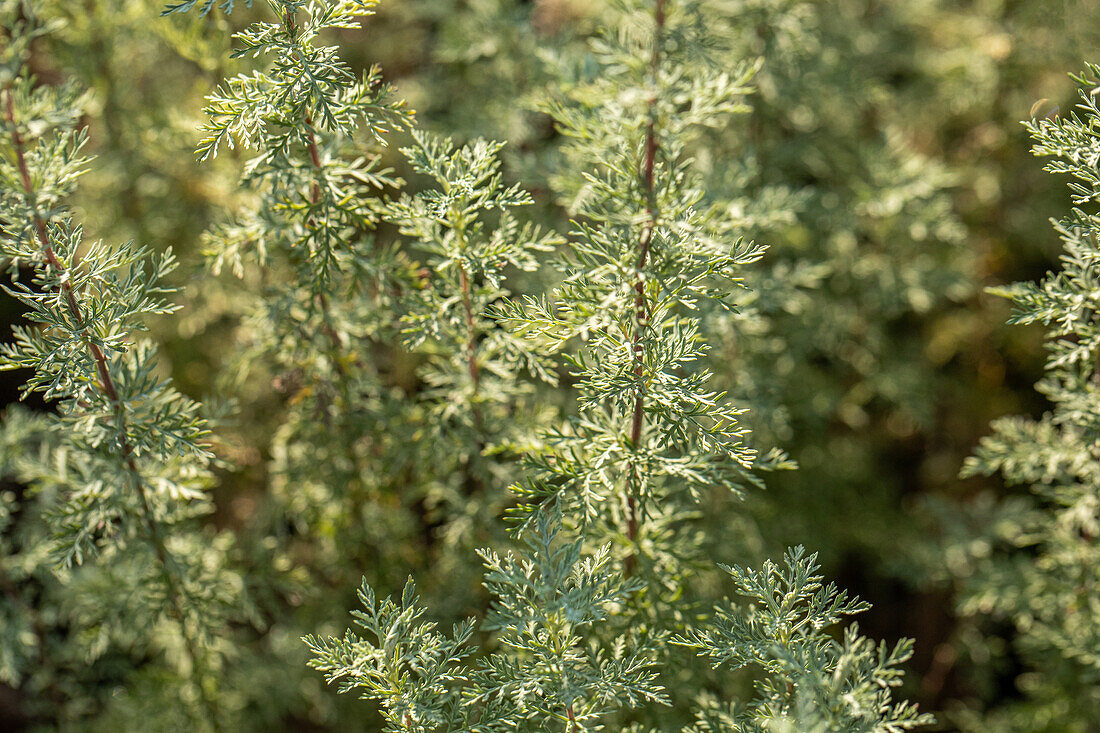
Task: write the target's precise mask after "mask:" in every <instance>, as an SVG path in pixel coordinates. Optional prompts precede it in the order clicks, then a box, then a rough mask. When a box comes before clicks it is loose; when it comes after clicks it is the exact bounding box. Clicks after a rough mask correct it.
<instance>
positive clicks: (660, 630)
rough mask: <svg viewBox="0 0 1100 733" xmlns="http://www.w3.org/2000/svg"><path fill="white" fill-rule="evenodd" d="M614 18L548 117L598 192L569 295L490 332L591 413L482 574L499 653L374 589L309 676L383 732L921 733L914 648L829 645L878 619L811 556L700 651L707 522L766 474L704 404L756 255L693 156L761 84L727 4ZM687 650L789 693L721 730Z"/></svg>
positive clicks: (571, 265)
mask: <svg viewBox="0 0 1100 733" xmlns="http://www.w3.org/2000/svg"><path fill="white" fill-rule="evenodd" d="M617 7H618V18H619V21H620V23H619V25H618V26H617V27H616V28H614V29H613V30H611V31H610V32H607V33H605V34H604V35H603V36H602V37H601V39H600V40H599V41H597V42H595V43H593V44H592V47H591V56H590V58H589V59H588V61H589V63H588V65H586V67H584V68H580V69H577V78H576V79H575V80H573V81H572V82H571V83H568V84H566V85H565V87H564V89H563V91H562V93H561V95H560V96H559V98H558V99H557V100H556V101H555V102H553V103H551V104H550V105H549V106H548V109H549V111H551V113H552V114H553V115H554V117H555V119H556V121H557V124H558V126H559V129H561V130H562V131H563V132H564V133H565V135H566V136H567V137H569V138H570V139H572V140H573V141H574V143H573V144H572V145H571V146H570V147H569V149H568V152H567V159H568V160H569V161H570V162H572V163H581V164H583V166H584V168H583V169H584V170H587V171H588V172H587V173H586V174H585V176H584V178H583V181H581V182H578V183H577V184H575V185H573V184H571V183H570V182H569V181H568V178H569V177H568V176H563V179H564V180H565V182H564V183H563V184H560V185H561V187H562V188H563V189H564V190H566V191H567V192H570V193H571V194H572V196H571V199H572V203H573V208H574V211H575V212H576V214H577V219H576V229H575V231H574V234H573V237H572V239H571V242H570V244H571V248H570V254H569V256H568V257H567V258H566V260H565V262H564V281H563V284H562V285H561V286H560V287H559V288H558V289H556V291H555V292H554V293H553V294H552V295H551V296H550V297H548V298H545V299H535V298H529V299H526V300H525V301H524V302H522V303H517V302H514V301H507V302H505V303H504V304H502V305H501V306H499V307H498V308H496V309H495V310H494V311H493V312H494V314H495V315H498V316H500V317H501V318H503V319H504V320H505V321H506V323H507V324H508V326H509V327H510V328H511V330H512V331H513V332H514V333H515V334H517V335H518V336H520V337H521V338H523V339H524V340H525V341H526V342H527V344H528V349H530V352H531V353H532V354H539V355H542V354H547V353H556V352H559V351H567V352H570V353H569V356H568V361H569V363H570V365H571V367H572V370H573V374H574V376H575V378H576V380H577V384H578V385H579V390H580V393H581V395H580V411H579V414H578V415H577V417H576V418H575V419H573V420H572V421H570V422H569V423H568V424H567V425H566V426H564V427H563V428H561V429H559V430H556V431H553V432H551V433H549V434H547V435H546V436H545V442H546V449H545V450H544V451H543V452H542V453H541V454H539V455H538V456H536V457H535V458H533V459H531V460H530V463H531V464H532V473H533V475H532V478H531V479H529V480H528V481H526V482H524V483H522V484H521V485H519V486H517V487H516V492H517V494H518V496H519V498H520V499H521V504H520V506H519V507H517V512H516V514H517V520H518V523H517V535H518V537H519V538H520V539H521V540H522V541H523V544H524V545H525V548H524V549H523V550H521V551H519V552H516V553H509V554H507V555H506V556H503V557H502V556H500V555H498V554H497V553H495V552H492V551H483V552H482V557H483V560H484V563H485V566H486V576H485V577H486V581H485V585H486V588H487V589H488V590H489V591H490V593H491V594H492V595H493V598H494V600H493V603H492V607H491V609H490V612H489V615H488V617H487V619H486V622H485V624H484V626H483V628H484V629H486V630H489V631H496V632H498V636H497V637H496V639H495V644H494V645H493V646H492V647H490V648H487V649H485V650H482V651H479V652H477V653H475V651H474V649H473V648H472V647H471V646H470V641H471V638H472V622H471V623H467V624H461V625H458V626H456V627H455V628H454V630H453V631H452V633H451V634H450V635H449V636H448V635H444V634H441V633H440V632H439V631H438V630H437V627H436V625H435V624H434V623H432V622H429V621H426V620H425V619H424V615H425V612H424V611H423V610H422V609H421V608H420V607H419V606H418V604H417V600H416V598H415V594H414V591H413V589H412V585H411V583H410V585H409V586H407V587H406V591H405V592H404V594H403V595H402V597H401V600H400V601H399V602H395V601H383V602H381V603H380V602H379V601H378V600H377V598H376V596H375V593H374V592H373V590H372V589H371V588H370V587H369V586H368V585H366V584H364V586H363V588H362V590H361V591H360V597H361V600H362V603H363V605H364V607H365V611H359V612H354V614H353V615H354V616H355V617H356V619H357V622H358V623H359V625H360V626H361V627H363V629H365V630H366V632H367V634H368V636H367V637H360V636H358V635H357V634H354V633H352V632H348V633H346V634H345V635H344V636H343V637H337V638H316V637H312V636H311V637H307V639H306V641H307V643H308V644H309V646H310V648H311V649H312V650H313V652H314V654H315V659H314V660H313V662H312V665H313V666H314V667H316V668H317V669H319V670H321V671H323V672H325V674H326V675H327V677H328V678H329V679H330V680H333V681H338V682H339V684H340V687H341V690H345V691H349V690H357V691H359V692H360V693H361V694H362V696H363V697H365V698H368V699H374V700H377V701H379V702H380V704H381V706H382V709H383V712H384V717H385V720H386V730H387V731H496V730H501V731H503V730H521V731H555V730H559V731H569V732H570V733H572V732H574V731H581V730H603V729H616V730H618V729H626V728H627V727H631V729H633V730H679V729H680V728H681V726H682V725H684V724H687V723H689V722H690V721H691V720H692V719H693V717H694V718H695V719H697V721H698V726H699V730H716V729H722V730H731V731H733V730H737V731H742V730H744V731H748V730H754V731H755V730H761V731H763V730H770V729H773V728H771V727H770V726H772V725H773V724H774V725H786V726H787V728H786V729H789V730H796V729H797V730H811V729H813V730H823V731H824V730H844V731H888V730H902V729H905V728H909V727H913V726H914V725H916V724H918V723H919V722H922V721H921V719H919V718H918V717H917V716H916V714H915V711H913V710H912V708H911V707H910V706H908V705H907V704H904V703H902V704H899V705H897V706H894V705H892V704H891V703H890V702H889V698H890V688H892V687H893V686H894V685H896V683H897V677H898V672H897V671H896V669H894V666H895V665H896V664H897V663H898V662H900V661H902V660H904V659H905V658H906V656H907V652H908V646H907V645H904V644H903V645H901V646H899V647H898V649H897V651H896V652H895V653H892V654H887V653H886V651H885V649H884V648H883V649H881V650H880V649H878V648H876V647H875V646H874V645H873V644H872V643H871V642H869V641H867V640H865V639H863V638H862V637H859V636H858V635H856V634H854V633H852V634H850V635H849V637H847V638H846V640H845V642H843V643H840V642H834V641H833V640H832V639H831V638H830V637H828V636H827V635H826V634H825V633H824V631H823V630H822V629H823V627H824V626H826V625H829V624H832V623H835V622H837V621H839V620H840V619H841V618H842V617H843V616H845V615H848V614H851V613H854V612H856V611H859V610H862V608H863V607H864V606H863V605H862V604H859V603H858V602H854V601H848V600H847V599H846V598H845V597H844V596H843V594H841V593H839V592H838V591H836V590H835V589H834V588H831V587H829V588H822V586H821V582H820V578H819V577H818V576H816V575H814V571H815V570H816V566H814V565H813V559H812V558H806V557H804V556H803V554H802V553H800V552H796V553H793V554H792V555H791V556H790V557H789V558H788V568H787V569H786V571H785V572H786V576H783V575H782V573H781V572H780V571H779V570H777V569H776V568H774V567H772V566H770V565H769V566H766V567H765V569H764V570H763V571H762V572H760V573H758V574H757V573H752V572H750V571H734V577H735V579H737V580H738V581H739V583H740V586H741V587H740V588H739V589H740V590H741V591H742V592H743V593H745V594H746V595H750V596H752V597H754V598H758V599H760V600H762V601H764V603H765V607H764V608H762V609H761V610H759V611H755V612H750V613H748V614H747V615H744V616H741V615H740V614H738V613H734V614H731V613H725V614H724V615H722V616H720V617H719V618H718V621H717V624H716V627H715V628H714V629H705V628H704V629H693V628H691V625H692V623H693V622H695V621H697V619H698V618H699V615H700V614H699V611H700V608H699V603H698V601H697V600H696V599H695V597H693V596H694V594H693V589H692V580H691V576H692V575H693V574H694V573H696V572H697V570H698V569H700V568H702V567H704V566H705V564H706V563H705V558H704V557H702V556H701V553H700V552H699V549H698V548H699V545H700V543H701V540H700V538H699V533H698V532H697V531H695V530H693V528H692V521H691V520H692V518H693V514H697V513H698V512H697V511H696V510H695V506H696V505H697V503H698V502H699V501H700V500H701V499H702V498H704V497H706V496H708V495H709V494H710V493H711V492H713V491H714V490H715V489H720V490H722V491H726V492H728V491H731V490H732V491H733V492H735V493H736V492H738V491H740V490H741V488H742V486H743V485H745V484H746V483H752V482H754V481H755V480H754V479H753V478H752V473H751V472H752V470H753V469H754V468H758V467H760V466H761V465H762V464H764V463H765V461H762V460H761V459H760V458H759V457H758V456H757V455H756V453H755V452H754V451H753V450H752V449H751V448H750V447H748V445H747V444H746V440H745V430H744V429H743V428H742V427H741V426H740V424H739V422H738V415H739V412H740V411H739V410H738V409H737V408H735V407H732V406H729V405H728V404H727V403H726V402H725V401H724V399H723V396H722V395H721V394H719V393H716V392H714V391H712V390H710V389H708V387H707V382H708V378H709V374H708V373H707V372H706V371H705V370H704V369H701V368H699V366H698V360H699V359H700V357H701V356H702V355H703V353H704V352H705V344H704V343H703V342H702V339H701V335H700V332H699V325H698V316H697V315H696V313H697V311H698V309H699V308H700V307H701V305H702V303H703V302H704V301H707V300H710V299H712V298H715V297H719V298H720V297H721V296H722V295H723V294H724V293H726V292H728V290H729V288H730V286H731V285H733V286H736V285H737V284H739V279H738V278H739V270H740V268H741V267H742V266H743V265H745V264H747V263H748V262H751V261H753V260H754V259H756V258H757V257H758V256H759V255H760V253H761V251H762V250H761V248H759V247H757V246H755V245H752V244H749V243H745V242H743V241H741V240H740V239H738V238H737V237H736V236H735V235H733V233H732V232H731V231H730V227H728V226H727V225H726V224H725V223H724V221H723V220H722V218H721V216H720V207H717V206H714V207H712V206H709V205H708V203H707V202H706V200H705V192H703V191H702V190H700V189H699V188H698V187H697V186H696V185H695V183H696V178H695V176H694V175H693V172H692V161H691V159H690V157H689V156H688V155H687V154H686V153H685V150H686V147H687V145H688V143H689V142H690V141H691V139H692V137H693V135H694V134H695V133H696V131H697V130H698V129H699V128H701V127H705V126H708V125H717V124H722V122H723V121H724V120H725V119H727V118H728V116H729V115H730V114H733V113H736V112H738V111H741V110H742V109H743V108H744V102H743V98H744V95H745V93H746V92H747V91H748V88H747V84H748V82H749V80H750V78H751V75H752V72H753V66H752V65H744V66H741V67H738V68H736V69H735V70H734V71H732V72H722V71H719V70H718V65H719V64H718V57H717V56H714V55H712V52H713V50H714V46H713V39H712V38H710V37H709V36H708V35H707V34H706V32H705V28H706V27H707V26H710V28H711V29H713V28H714V25H713V23H714V21H716V20H717V18H720V17H721V16H717V18H716V17H712V16H711V15H708V11H712V10H713V8H712V7H711V4H709V3H694V2H684V3H680V2H666V0H657V1H656V2H655V3H643V2H632V3H629V4H626V5H619V6H617ZM578 340H579V341H580V342H581V345H580V347H579V348H578V349H576V350H572V347H571V345H572V344H574V343H575V342H576V341H578ZM778 460H781V457H779V456H772V457H769V459H768V460H767V461H766V462H767V463H771V462H774V461H778ZM783 580H786V585H784V584H783V582H781V581H783ZM776 599H778V602H777V600H776ZM776 629H780V630H783V629H785V631H782V637H781V638H772V636H769V634H773V635H774V632H775V630H776ZM678 632H679V635H677V634H678ZM674 635H675V636H674ZM673 640H675V641H678V642H679V644H674V645H671V644H669V643H668V642H670V641H673ZM690 646H696V647H700V648H701V650H702V651H704V652H705V653H706V654H707V655H709V656H712V657H714V658H715V659H716V660H717V662H719V663H722V662H733V663H734V664H735V666H742V665H745V664H761V665H763V666H764V667H765V669H766V671H767V672H769V673H771V674H772V675H774V680H775V681H774V683H769V684H764V685H762V687H761V696H762V699H761V701H760V702H759V704H758V705H756V706H753V707H752V708H751V709H749V710H748V711H738V710H736V709H731V710H730V711H727V712H726V713H724V714H719V713H716V712H714V710H715V708H716V705H715V704H712V703H707V702H706V701H703V700H700V699H699V698H700V694H699V693H700V692H701V691H702V690H703V689H704V688H705V687H706V684H705V682H704V680H705V677H701V676H699V675H696V674H693V673H694V672H698V671H699V667H700V665H692V664H691V659H692V657H691V656H690V655H689V654H688V653H686V650H684V647H690ZM746 647H751V648H753V649H755V650H756V653H755V654H744V653H741V650H743V649H745V648H746ZM677 650H681V651H677ZM739 654H740V656H739ZM880 655H881V656H880ZM471 656H473V657H474V659H473V660H468V659H467V658H468V657H471ZM777 656H778V658H777ZM666 688H667V689H666ZM670 693H671V696H670ZM669 703H675V704H673V705H669ZM700 705H701V706H704V707H705V708H706V711H705V712H699V714H698V716H693V715H692V712H693V709H694V708H697V707H698V706H700ZM723 721H727V722H728V725H726V726H725V727H721V726H723V725H724V723H723ZM800 726H809V727H800ZM815 726H816V727H815ZM776 729H782V728H776Z"/></svg>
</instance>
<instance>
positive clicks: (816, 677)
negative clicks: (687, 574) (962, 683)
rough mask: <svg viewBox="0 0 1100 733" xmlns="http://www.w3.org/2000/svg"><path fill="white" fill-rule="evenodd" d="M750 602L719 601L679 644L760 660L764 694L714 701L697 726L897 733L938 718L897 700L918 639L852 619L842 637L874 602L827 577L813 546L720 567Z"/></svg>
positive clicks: (758, 732)
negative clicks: (755, 564)
mask: <svg viewBox="0 0 1100 733" xmlns="http://www.w3.org/2000/svg"><path fill="white" fill-rule="evenodd" d="M723 568H724V569H725V570H726V572H727V573H728V574H729V575H730V577H731V578H733V581H734V586H735V588H736V590H737V593H738V595H741V596H744V597H745V598H747V599H749V606H748V607H747V608H736V607H735V608H733V609H732V610H730V609H726V608H718V609H717V613H716V615H715V617H714V619H713V620H712V625H711V626H706V627H701V628H697V629H693V630H692V631H690V632H689V633H688V634H687V635H685V636H683V637H680V638H678V639H677V640H676V643H679V644H683V645H686V646H689V647H693V648H695V649H697V650H699V653H700V654H702V655H704V656H706V657H708V658H709V659H711V660H712V663H713V664H714V665H715V666H716V667H717V666H727V665H728V666H730V667H732V668H734V669H737V668H741V667H758V668H759V669H760V670H761V671H762V672H763V673H764V674H765V675H766V676H765V678H764V679H763V680H761V681H759V682H757V684H756V691H757V697H756V699H755V700H754V701H753V702H752V704H751V705H749V706H747V707H742V708H736V707H734V708H730V709H725V710H723V709H721V708H720V707H719V706H718V705H713V704H712V705H709V706H707V707H706V708H704V710H703V711H701V712H700V715H699V717H700V719H699V722H698V723H697V725H696V727H695V730H697V731H700V732H707V733H710V732H712V731H714V732H716V731H729V732H731V733H733V732H736V733H750V732H752V733H774V732H778V731H784V732H790V733H795V731H798V732H799V733H819V732H820V733H825V732H826V731H830V732H832V731H846V732H848V733H897V732H898V731H903V730H911V729H913V728H916V727H918V726H921V725H925V724H929V723H931V722H932V716H931V715H928V714H923V715H921V714H919V713H918V712H917V709H916V706H915V705H912V704H910V703H908V702H894V701H893V700H892V693H893V688H896V687H897V686H898V685H900V684H901V677H902V671H901V669H899V666H900V665H901V664H903V663H904V662H905V661H906V660H908V659H909V657H910V656H911V655H912V648H913V644H912V642H911V641H910V640H907V639H906V640H902V641H900V642H898V644H897V645H895V646H894V647H892V648H891V647H888V646H887V645H886V644H885V642H879V643H878V644H876V643H875V642H874V641H872V640H871V639H868V638H866V637H864V636H860V635H859V631H858V628H857V627H856V625H855V624H853V625H851V626H849V627H847V628H846V629H845V630H844V635H843V638H842V639H839V640H838V639H835V638H833V636H832V635H831V634H830V632H829V629H830V627H833V626H836V625H837V624H840V623H842V622H844V620H845V619H846V617H848V616H851V615H854V614H856V613H860V612H861V611H865V610H867V609H868V608H869V607H870V606H868V605H867V604H866V603H863V602H862V601H859V600H858V599H853V598H849V597H848V595H847V594H846V593H845V592H844V591H842V590H839V589H837V588H836V586H834V585H833V584H832V583H830V584H828V585H825V584H824V582H823V581H824V578H823V577H822V576H821V575H820V574H818V570H819V566H818V565H817V564H816V556H815V555H807V554H806V552H805V550H804V549H803V548H802V547H796V548H793V549H790V550H788V551H787V553H786V555H785V556H784V558H783V565H782V566H779V565H776V564H775V563H772V562H771V561H767V562H765V563H764V565H763V566H762V567H761V569H759V570H755V569H751V568H740V567H727V566H723Z"/></svg>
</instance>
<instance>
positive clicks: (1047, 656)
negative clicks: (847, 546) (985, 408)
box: [956, 65, 1100, 733]
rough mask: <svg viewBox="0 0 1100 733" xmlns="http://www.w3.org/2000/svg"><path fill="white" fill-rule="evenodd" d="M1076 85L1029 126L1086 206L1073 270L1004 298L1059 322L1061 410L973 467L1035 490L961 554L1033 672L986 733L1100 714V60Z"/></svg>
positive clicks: (972, 601)
mask: <svg viewBox="0 0 1100 733" xmlns="http://www.w3.org/2000/svg"><path fill="white" fill-rule="evenodd" d="M1075 79H1076V80H1077V82H1078V83H1079V84H1080V99H1081V101H1080V103H1079V104H1078V105H1077V109H1076V110H1075V111H1073V112H1072V113H1071V114H1068V115H1066V116H1050V117H1046V118H1042V119H1037V120H1032V121H1031V122H1030V123H1028V124H1027V128H1028V131H1029V132H1030V133H1031V136H1032V140H1033V143H1034V144H1033V151H1034V153H1035V154H1036V155H1038V156H1042V157H1049V158H1051V159H1052V160H1051V161H1050V162H1049V163H1048V164H1047V165H1046V170H1047V171H1049V172H1050V173H1054V174H1058V175H1067V176H1069V178H1070V183H1069V188H1070V192H1071V195H1072V198H1073V203H1074V209H1073V211H1072V212H1071V213H1070V215H1069V216H1067V217H1066V218H1064V219H1062V220H1061V221H1059V222H1057V223H1056V224H1055V228H1056V229H1057V231H1058V233H1059V235H1060V236H1061V239H1062V242H1063V253H1062V256H1061V264H1062V267H1061V270H1060V271H1058V272H1052V273H1050V274H1049V275H1048V276H1047V277H1046V278H1045V279H1044V280H1043V281H1041V282H1039V283H1018V284H1015V285H1012V286H1009V287H1005V288H999V289H997V290H995V291H994V292H998V293H999V294H1001V295H1004V296H1006V297H1009V298H1011V299H1012V300H1013V302H1014V304H1015V307H1016V310H1015V314H1014V315H1013V317H1012V320H1011V322H1012V323H1018V324H1029V323H1042V324H1044V325H1045V326H1046V328H1047V336H1048V349H1049V356H1048V358H1047V363H1046V373H1045V376H1044V377H1043V379H1042V381H1040V382H1039V383H1038V385H1037V389H1038V390H1039V391H1040V392H1041V393H1042V394H1043V395H1045V396H1046V397H1047V399H1049V400H1050V402H1051V404H1052V407H1051V409H1050V411H1049V412H1047V413H1045V414H1044V415H1043V416H1042V417H1040V418H1039V419H1031V418H1026V417H1010V418H1002V419H1000V420H998V421H996V422H995V423H994V424H993V435H991V436H989V437H987V438H986V439H984V440H983V441H982V444H981V446H980V447H979V449H978V450H977V451H976V453H975V455H974V456H973V457H972V458H971V459H969V460H968V462H967V464H966V467H965V468H964V470H963V475H964V476H967V475H975V474H987V475H992V474H1000V475H1001V476H1003V477H1004V480H1005V481H1006V482H1007V483H1008V484H1010V485H1016V486H1023V487H1026V488H1027V489H1028V491H1029V494H1028V495H1025V496H1014V497H1011V498H1010V499H1008V500H1005V501H1004V502H1003V503H1002V504H1001V505H1000V506H999V507H997V509H996V510H995V511H994V512H993V513H992V514H991V515H990V516H988V517H987V519H988V522H987V523H986V526H985V530H986V531H985V536H984V537H982V536H981V535H980V534H979V537H978V538H977V539H975V538H974V537H973V535H970V536H969V537H968V538H966V541H965V544H964V545H963V548H964V549H965V550H966V551H964V552H963V553H956V557H958V556H960V555H965V556H966V563H965V564H964V565H963V566H962V567H958V568H957V570H958V572H959V574H960V575H961V576H962V583H963V585H962V591H963V601H962V604H961V610H962V611H963V613H964V614H965V615H966V616H968V617H971V618H973V619H975V620H976V621H977V622H978V623H979V625H980V620H981V619H982V618H988V617H990V616H992V617H993V618H994V619H997V620H1004V621H1008V622H1010V623H1011V624H1013V626H1014V627H1015V632H1016V633H1015V638H1014V641H1013V645H1014V648H1015V652H1016V654H1018V656H1019V659H1020V660H1021V662H1022V663H1023V664H1024V665H1025V667H1024V671H1023V672H1022V673H1021V674H1020V676H1019V677H1018V678H1017V679H1016V685H1017V687H1018V689H1019V691H1020V693H1021V694H1022V697H1021V698H1019V699H1016V700H1013V701H1011V702H1009V703H1007V704H1004V705H1003V706H1001V707H999V708H995V709H994V710H993V711H991V713H990V715H989V717H988V718H987V719H986V720H984V721H982V722H980V723H979V722H978V721H973V725H972V726H964V727H967V728H968V729H970V727H972V728H973V729H974V730H978V729H984V730H989V729H991V728H997V729H1011V730H1035V731H1039V730H1043V731H1055V730H1057V731H1081V732H1082V733H1083V732H1084V731H1088V730H1092V729H1093V728H1095V726H1096V721H1097V720H1100V684H1098V683H1100V656H1098V654H1097V650H1098V649H1100V215H1098V213H1097V211H1096V206H1097V204H1098V203H1100V163H1098V161H1100V143H1098V139H1100V99H1098V98H1100V66H1098V65H1090V66H1088V68H1087V69H1086V70H1085V72H1084V73H1082V74H1080V75H1079V76H1077V77H1075ZM968 531H972V528H968ZM974 549H984V551H983V552H970V551H972V550H974Z"/></svg>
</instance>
